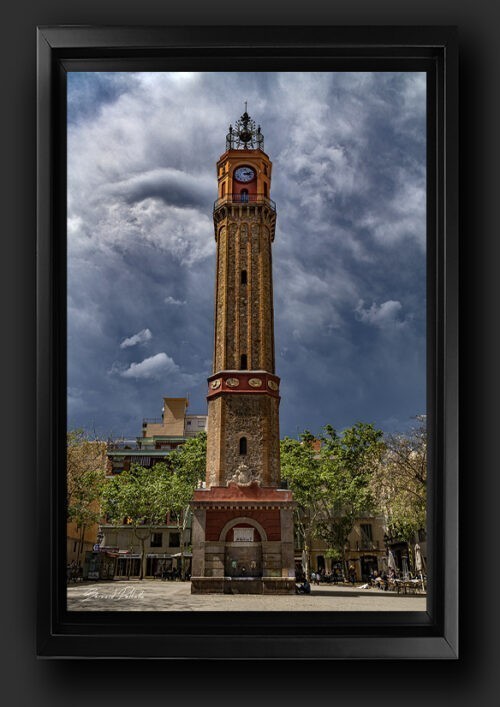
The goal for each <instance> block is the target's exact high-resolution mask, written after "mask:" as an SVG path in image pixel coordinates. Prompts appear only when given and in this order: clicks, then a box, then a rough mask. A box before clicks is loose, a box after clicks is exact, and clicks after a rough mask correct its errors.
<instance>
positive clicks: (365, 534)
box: [360, 523, 373, 548]
mask: <svg viewBox="0 0 500 707" xmlns="http://www.w3.org/2000/svg"><path fill="white" fill-rule="evenodd" d="M360 530H361V547H362V548H371V547H372V544H373V534H372V526H371V523H361V525H360Z"/></svg>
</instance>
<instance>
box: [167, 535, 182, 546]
mask: <svg viewBox="0 0 500 707" xmlns="http://www.w3.org/2000/svg"><path fill="white" fill-rule="evenodd" d="M168 546H169V547H180V546H181V536H180V534H179V533H170V534H169V536H168Z"/></svg>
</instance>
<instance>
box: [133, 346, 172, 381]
mask: <svg viewBox="0 0 500 707" xmlns="http://www.w3.org/2000/svg"><path fill="white" fill-rule="evenodd" d="M178 371H179V366H178V365H177V364H176V363H175V361H174V360H173V359H171V358H170V356H167V354H166V353H164V352H162V353H158V354H155V356H150V357H149V358H145V359H144V360H143V361H141V362H140V363H131V364H130V366H129V367H128V368H127V369H126V370H124V371H122V372H121V373H120V375H121V376H123V378H160V377H162V376H164V375H167V374H169V373H177V372H178Z"/></svg>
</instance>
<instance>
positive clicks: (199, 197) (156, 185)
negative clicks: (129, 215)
mask: <svg viewBox="0 0 500 707" xmlns="http://www.w3.org/2000/svg"><path fill="white" fill-rule="evenodd" d="M116 193H121V194H123V196H124V198H125V201H127V202H128V203H129V204H131V203H134V202H138V201H144V200H145V199H160V200H161V201H163V203H165V204H170V205H172V206H178V207H180V208H183V207H186V206H188V207H189V206H192V207H204V208H205V209H209V208H210V205H211V201H213V199H212V197H213V183H212V180H209V179H205V180H200V179H197V178H196V176H195V175H189V174H185V173H184V172H180V171H178V170H175V169H163V170H155V171H153V172H148V173H145V174H141V175H137V176H135V177H132V178H131V179H128V180H126V181H125V182H122V183H120V184H117V185H116Z"/></svg>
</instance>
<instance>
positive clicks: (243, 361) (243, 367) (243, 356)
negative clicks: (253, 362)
mask: <svg viewBox="0 0 500 707" xmlns="http://www.w3.org/2000/svg"><path fill="white" fill-rule="evenodd" d="M240 368H241V370H242V371H246V369H247V368H248V361H247V355H246V354H241V366H240Z"/></svg>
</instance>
